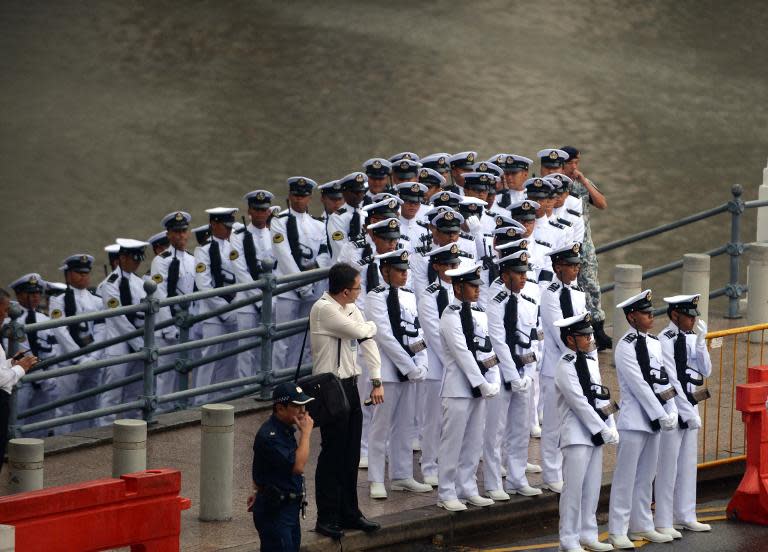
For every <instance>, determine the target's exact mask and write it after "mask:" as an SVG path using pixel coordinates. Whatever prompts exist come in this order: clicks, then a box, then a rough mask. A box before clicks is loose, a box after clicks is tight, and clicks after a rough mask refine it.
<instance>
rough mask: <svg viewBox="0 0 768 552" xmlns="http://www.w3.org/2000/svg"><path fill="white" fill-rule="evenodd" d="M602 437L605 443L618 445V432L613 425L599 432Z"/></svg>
mask: <svg viewBox="0 0 768 552" xmlns="http://www.w3.org/2000/svg"><path fill="white" fill-rule="evenodd" d="M600 435H602V437H603V442H604V443H605V444H606V445H618V444H619V432H618V431H616V428H614V427H607V428H605V429H603V430H602V431H601V432H600Z"/></svg>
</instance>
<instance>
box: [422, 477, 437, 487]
mask: <svg viewBox="0 0 768 552" xmlns="http://www.w3.org/2000/svg"><path fill="white" fill-rule="evenodd" d="M424 483H426V484H427V485H432V486H433V487H437V485H438V481H437V476H436V475H429V476H427V477H425V478H424Z"/></svg>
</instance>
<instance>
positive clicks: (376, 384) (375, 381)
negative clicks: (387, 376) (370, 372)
mask: <svg viewBox="0 0 768 552" xmlns="http://www.w3.org/2000/svg"><path fill="white" fill-rule="evenodd" d="M371 385H373V387H374V388H376V387H381V380H380V379H379V378H374V379H372V380H371Z"/></svg>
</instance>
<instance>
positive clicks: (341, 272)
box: [328, 263, 360, 295]
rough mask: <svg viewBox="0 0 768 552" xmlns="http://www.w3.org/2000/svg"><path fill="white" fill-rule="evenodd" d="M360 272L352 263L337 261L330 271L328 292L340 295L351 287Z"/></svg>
mask: <svg viewBox="0 0 768 552" xmlns="http://www.w3.org/2000/svg"><path fill="white" fill-rule="evenodd" d="M359 274H360V273H359V272H358V271H357V270H355V268H354V267H353V266H352V265H348V264H347V263H336V264H335V265H333V266H332V267H331V270H329V271H328V293H330V294H331V295H338V294H339V293H341V292H342V291H344V290H345V289H351V288H352V287H353V286H354V285H355V278H357V277H358V275H359Z"/></svg>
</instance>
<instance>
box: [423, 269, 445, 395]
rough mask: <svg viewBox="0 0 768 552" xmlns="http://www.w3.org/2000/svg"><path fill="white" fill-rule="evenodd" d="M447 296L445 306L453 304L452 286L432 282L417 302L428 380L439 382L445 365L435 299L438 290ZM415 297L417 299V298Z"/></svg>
mask: <svg viewBox="0 0 768 552" xmlns="http://www.w3.org/2000/svg"><path fill="white" fill-rule="evenodd" d="M441 287H442V288H443V289H444V290H445V292H446V295H447V303H446V308H448V307H447V305H450V304H451V303H452V302H453V286H452V285H451V283H450V282H443V281H439V282H434V283H432V284H430V285H429V286H427V287H426V289H424V291H423V292H422V293H421V294H418V295H421V300H420V301H419V302H418V308H419V320H420V322H421V327H422V330H423V332H424V340H425V341H426V342H427V361H428V363H429V371H428V372H427V379H428V380H437V381H440V380H442V379H443V364H444V363H445V349H443V345H442V343H441V341H440V312H439V309H438V305H437V297H438V295H439V293H440V288H441ZM418 295H417V297H418Z"/></svg>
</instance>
